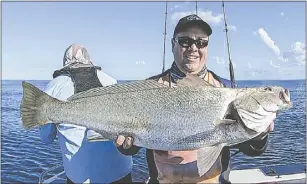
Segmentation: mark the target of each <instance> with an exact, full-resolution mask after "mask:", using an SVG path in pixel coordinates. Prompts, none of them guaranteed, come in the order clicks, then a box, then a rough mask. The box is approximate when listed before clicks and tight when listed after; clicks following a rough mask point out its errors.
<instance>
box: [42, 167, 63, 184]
mask: <svg viewBox="0 0 307 184" xmlns="http://www.w3.org/2000/svg"><path fill="white" fill-rule="evenodd" d="M38 183H39V184H43V183H44V184H45V183H46V184H47V183H66V175H65V171H64V168H63V165H62V164H59V165H56V166H53V167H51V168H50V169H47V170H45V171H44V172H42V173H41V175H40V177H39V181H38Z"/></svg>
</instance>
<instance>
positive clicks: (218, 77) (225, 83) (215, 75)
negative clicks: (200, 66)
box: [208, 70, 231, 87]
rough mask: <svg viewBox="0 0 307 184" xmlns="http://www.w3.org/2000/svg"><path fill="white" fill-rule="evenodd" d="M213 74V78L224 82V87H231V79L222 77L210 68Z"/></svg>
mask: <svg viewBox="0 0 307 184" xmlns="http://www.w3.org/2000/svg"><path fill="white" fill-rule="evenodd" d="M208 71H209V72H210V73H211V75H212V76H213V78H214V79H215V80H217V81H219V82H220V83H222V84H223V86H224V87H231V81H230V80H228V79H225V78H222V77H220V76H219V75H217V74H216V73H214V72H213V71H211V70H208Z"/></svg>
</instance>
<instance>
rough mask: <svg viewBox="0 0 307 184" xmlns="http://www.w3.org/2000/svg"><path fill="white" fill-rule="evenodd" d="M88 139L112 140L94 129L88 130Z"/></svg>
mask: <svg viewBox="0 0 307 184" xmlns="http://www.w3.org/2000/svg"><path fill="white" fill-rule="evenodd" d="M86 139H87V141H88V142H97V141H110V140H109V139H107V138H105V137H103V136H102V135H101V134H99V133H97V132H94V131H92V130H88V131H87V136H86Z"/></svg>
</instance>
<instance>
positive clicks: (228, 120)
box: [214, 119, 236, 125]
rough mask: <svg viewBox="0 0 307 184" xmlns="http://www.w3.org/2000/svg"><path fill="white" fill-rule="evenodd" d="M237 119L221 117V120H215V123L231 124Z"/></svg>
mask: <svg viewBox="0 0 307 184" xmlns="http://www.w3.org/2000/svg"><path fill="white" fill-rule="evenodd" d="M235 122H236V120H233V119H219V120H216V121H215V122H214V124H215V125H223V124H224V125H230V124H232V123H235Z"/></svg>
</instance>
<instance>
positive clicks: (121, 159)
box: [40, 71, 133, 183]
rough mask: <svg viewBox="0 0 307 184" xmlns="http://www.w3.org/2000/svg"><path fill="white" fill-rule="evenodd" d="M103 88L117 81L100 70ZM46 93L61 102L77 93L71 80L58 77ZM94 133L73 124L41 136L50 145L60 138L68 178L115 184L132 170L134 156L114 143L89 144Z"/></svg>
mask: <svg viewBox="0 0 307 184" xmlns="http://www.w3.org/2000/svg"><path fill="white" fill-rule="evenodd" d="M97 75H98V78H99V80H100V82H101V84H102V85H103V86H107V85H112V84H116V83H117V81H116V80H115V79H113V78H111V77H110V76H108V75H107V74H105V73H104V72H102V71H97ZM45 92H46V93H47V94H49V95H50V96H52V97H55V98H57V99H59V100H66V99H67V98H68V97H70V96H72V95H73V94H74V84H73V82H72V80H71V78H70V77H68V76H59V77H57V78H55V79H53V80H52V81H51V82H50V83H49V84H48V85H47V88H46V89H45ZM95 133H96V132H94V131H93V130H89V129H87V128H86V127H81V126H77V125H72V124H64V123H62V124H59V125H57V126H56V125H55V124H53V123H50V124H47V125H45V126H41V127H40V137H41V140H42V141H43V142H45V143H51V142H52V141H53V140H54V139H55V137H56V135H58V139H59V144H60V147H61V151H62V159H63V165H64V170H65V173H66V175H67V176H68V178H69V179H71V180H72V181H73V182H76V183H82V182H85V181H90V182H91V183H110V182H114V181H116V180H118V179H120V178H122V177H124V176H126V175H127V174H128V173H130V172H131V171H132V166H133V163H132V156H125V155H123V154H121V153H120V152H119V151H118V150H117V148H116V146H115V145H114V143H113V142H110V141H103V142H88V141H87V140H86V137H87V136H89V135H90V134H91V135H92V134H95Z"/></svg>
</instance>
